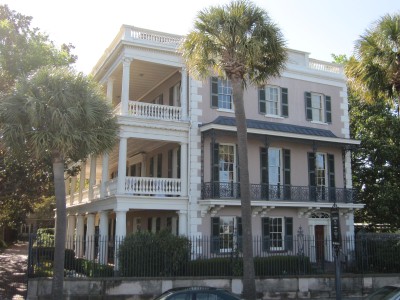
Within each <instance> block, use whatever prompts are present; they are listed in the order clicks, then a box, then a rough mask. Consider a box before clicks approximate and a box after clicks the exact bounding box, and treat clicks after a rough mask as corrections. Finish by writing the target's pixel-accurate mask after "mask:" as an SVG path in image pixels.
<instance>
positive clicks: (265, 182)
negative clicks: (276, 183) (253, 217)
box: [260, 148, 269, 200]
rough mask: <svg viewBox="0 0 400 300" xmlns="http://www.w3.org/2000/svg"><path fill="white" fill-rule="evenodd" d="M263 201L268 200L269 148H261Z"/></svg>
mask: <svg viewBox="0 0 400 300" xmlns="http://www.w3.org/2000/svg"><path fill="white" fill-rule="evenodd" d="M260 169H261V170H260V173H261V199H263V200H268V196H269V195H268V194H269V193H268V191H269V188H268V183H269V179H268V148H260Z"/></svg>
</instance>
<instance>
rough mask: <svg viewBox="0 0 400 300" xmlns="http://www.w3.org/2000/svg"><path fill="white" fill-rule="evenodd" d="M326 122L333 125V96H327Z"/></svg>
mask: <svg viewBox="0 0 400 300" xmlns="http://www.w3.org/2000/svg"><path fill="white" fill-rule="evenodd" d="M325 122H326V123H329V124H331V123H332V104H331V96H325Z"/></svg>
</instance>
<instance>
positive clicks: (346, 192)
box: [201, 182, 357, 203]
mask: <svg viewBox="0 0 400 300" xmlns="http://www.w3.org/2000/svg"><path fill="white" fill-rule="evenodd" d="M201 195H202V199H240V183H237V182H205V183H203V184H202V189H201ZM250 195H251V200H267V201H297V202H332V203H333V202H337V203H355V202H357V201H356V200H357V193H356V191H355V190H354V189H346V188H335V187H318V186H293V185H271V184H250Z"/></svg>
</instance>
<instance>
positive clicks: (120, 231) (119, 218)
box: [114, 210, 127, 270]
mask: <svg viewBox="0 0 400 300" xmlns="http://www.w3.org/2000/svg"><path fill="white" fill-rule="evenodd" d="M126 212H127V211H126V210H119V211H116V212H115V218H116V220H115V247H114V249H115V253H114V270H118V256H117V253H118V249H119V245H120V244H121V242H122V241H123V240H124V239H125V236H126Z"/></svg>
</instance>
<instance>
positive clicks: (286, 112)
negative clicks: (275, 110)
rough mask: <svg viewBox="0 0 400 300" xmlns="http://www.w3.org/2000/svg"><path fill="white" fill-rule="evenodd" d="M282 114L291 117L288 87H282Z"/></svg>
mask: <svg viewBox="0 0 400 300" xmlns="http://www.w3.org/2000/svg"><path fill="white" fill-rule="evenodd" d="M281 97H282V99H281V111H282V113H281V115H282V117H285V118H287V117H289V99H288V89H287V88H282V89H281Z"/></svg>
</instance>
